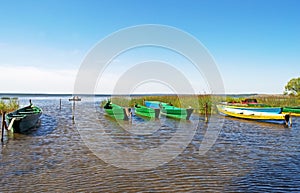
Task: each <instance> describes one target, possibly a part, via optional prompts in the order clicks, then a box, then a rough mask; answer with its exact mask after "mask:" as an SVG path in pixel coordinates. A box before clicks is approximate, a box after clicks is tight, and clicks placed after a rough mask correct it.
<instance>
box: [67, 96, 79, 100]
mask: <svg viewBox="0 0 300 193" xmlns="http://www.w3.org/2000/svg"><path fill="white" fill-rule="evenodd" d="M69 101H81V98H79V96H73V97H72V98H69Z"/></svg>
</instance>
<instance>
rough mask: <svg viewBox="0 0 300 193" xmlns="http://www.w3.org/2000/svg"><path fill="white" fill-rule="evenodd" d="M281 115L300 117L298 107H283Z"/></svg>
mask: <svg viewBox="0 0 300 193" xmlns="http://www.w3.org/2000/svg"><path fill="white" fill-rule="evenodd" d="M282 113H285V114H289V113H290V114H291V115H294V116H300V107H283V109H282Z"/></svg>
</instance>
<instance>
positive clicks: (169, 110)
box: [145, 101, 194, 120]
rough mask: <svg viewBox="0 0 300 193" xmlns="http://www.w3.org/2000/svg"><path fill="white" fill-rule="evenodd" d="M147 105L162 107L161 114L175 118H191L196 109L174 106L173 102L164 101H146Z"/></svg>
mask: <svg viewBox="0 0 300 193" xmlns="http://www.w3.org/2000/svg"><path fill="white" fill-rule="evenodd" d="M145 104H146V106H147V107H160V108H161V114H162V115H165V116H167V117H171V118H175V119H185V120H189V119H190V117H191V115H192V113H193V111H194V109H192V108H188V109H186V108H179V107H174V106H173V105H171V104H168V103H163V102H159V101H145Z"/></svg>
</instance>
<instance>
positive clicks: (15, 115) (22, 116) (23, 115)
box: [10, 115, 24, 117]
mask: <svg viewBox="0 0 300 193" xmlns="http://www.w3.org/2000/svg"><path fill="white" fill-rule="evenodd" d="M10 116H11V117H24V115H10Z"/></svg>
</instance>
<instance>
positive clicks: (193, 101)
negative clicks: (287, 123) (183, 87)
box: [101, 95, 225, 114]
mask: <svg viewBox="0 0 300 193" xmlns="http://www.w3.org/2000/svg"><path fill="white" fill-rule="evenodd" d="M224 99H225V98H224V97H220V96H214V95H162V96H137V97H131V98H129V97H112V98H111V99H110V101H111V102H112V103H114V104H117V105H120V106H124V107H134V105H135V104H140V105H144V101H161V102H165V103H169V104H172V105H173V106H176V107H180V108H189V107H191V108H194V109H195V111H194V113H198V114H205V108H206V107H207V112H208V113H209V114H215V113H217V108H216V104H217V103H219V102H221V101H224ZM105 103H107V101H106V100H105V101H102V103H101V106H104V105H105Z"/></svg>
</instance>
